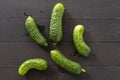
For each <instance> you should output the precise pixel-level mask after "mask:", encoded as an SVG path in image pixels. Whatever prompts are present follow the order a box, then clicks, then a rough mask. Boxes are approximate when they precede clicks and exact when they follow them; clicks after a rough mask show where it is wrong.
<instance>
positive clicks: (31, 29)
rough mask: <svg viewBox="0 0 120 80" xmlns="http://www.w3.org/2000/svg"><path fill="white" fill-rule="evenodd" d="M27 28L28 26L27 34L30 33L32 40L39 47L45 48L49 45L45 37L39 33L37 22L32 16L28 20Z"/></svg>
mask: <svg viewBox="0 0 120 80" xmlns="http://www.w3.org/2000/svg"><path fill="white" fill-rule="evenodd" d="M25 26H26V29H27V32H28V33H29V35H30V36H31V38H32V39H33V40H34V41H35V42H36V43H37V44H38V45H40V46H43V47H46V46H47V45H48V43H47V41H46V39H45V38H44V37H43V35H42V34H41V32H40V31H39V29H38V27H37V25H36V23H35V20H34V19H33V18H32V17H31V16H28V18H27V19H26V23H25Z"/></svg>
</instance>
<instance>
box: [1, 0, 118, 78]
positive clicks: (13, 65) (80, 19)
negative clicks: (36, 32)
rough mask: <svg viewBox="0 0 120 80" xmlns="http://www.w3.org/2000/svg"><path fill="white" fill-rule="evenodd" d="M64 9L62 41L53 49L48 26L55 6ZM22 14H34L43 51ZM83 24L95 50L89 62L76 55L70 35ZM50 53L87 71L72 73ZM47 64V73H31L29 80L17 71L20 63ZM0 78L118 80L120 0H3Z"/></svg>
mask: <svg viewBox="0 0 120 80" xmlns="http://www.w3.org/2000/svg"><path fill="white" fill-rule="evenodd" d="M57 2H62V3H63V4H64V5H65V8H66V10H65V14H64V18H63V34H64V35H63V40H62V42H61V43H60V44H59V45H58V46H52V43H50V40H49V22H50V16H51V11H52V8H53V6H54V5H55V4H56V3H57ZM24 12H25V13H27V14H29V15H32V16H33V17H34V18H35V20H36V22H37V24H38V25H44V26H45V29H44V31H43V32H42V33H43V34H44V36H45V37H46V38H47V40H48V41H49V44H50V45H49V46H48V47H47V48H45V49H44V48H42V47H40V46H38V45H37V44H36V43H34V42H33V41H32V39H31V38H30V37H29V36H28V35H26V34H27V32H26V29H25V26H24V24H25V19H26V16H25V15H24ZM77 24H83V25H84V26H85V33H84V38H85V41H86V42H87V43H88V45H89V46H90V47H91V49H92V52H91V54H90V56H89V57H88V58H86V59H85V58H82V57H81V56H79V55H77V54H76V55H74V53H75V48H74V46H73V43H72V31H73V28H74V26H75V25H77ZM51 49H58V50H60V51H61V52H62V53H63V54H64V55H65V56H66V57H68V58H70V59H71V60H74V61H77V62H79V63H81V65H82V66H83V67H85V68H86V70H87V73H82V74H80V75H73V74H70V73H68V72H66V71H64V70H63V69H61V68H60V67H58V66H56V64H54V62H53V61H52V60H51V59H50V55H49V51H50V50H51ZM35 57H42V58H45V59H46V60H47V61H48V65H49V66H48V69H47V70H46V71H37V70H30V71H29V72H28V73H27V74H26V76H25V77H22V76H19V75H18V73H17V70H18V67H19V65H20V64H21V63H22V62H23V61H24V60H27V59H29V58H35ZM0 80H120V0H61V1H59V0H0Z"/></svg>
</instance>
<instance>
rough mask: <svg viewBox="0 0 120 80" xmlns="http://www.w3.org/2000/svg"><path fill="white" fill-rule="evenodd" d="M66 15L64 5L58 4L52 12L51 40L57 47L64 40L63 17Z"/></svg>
mask: <svg viewBox="0 0 120 80" xmlns="http://www.w3.org/2000/svg"><path fill="white" fill-rule="evenodd" d="M63 14H64V5H63V4H62V3H57V4H56V5H55V6H54V8H53V11H52V15H51V21H50V40H51V41H52V42H53V44H54V45H56V44H57V43H58V42H60V41H61V40H62V17H63Z"/></svg>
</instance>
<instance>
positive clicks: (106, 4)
mask: <svg viewBox="0 0 120 80" xmlns="http://www.w3.org/2000/svg"><path fill="white" fill-rule="evenodd" d="M57 2H62V3H64V5H65V8H66V9H67V10H68V12H70V14H71V15H72V17H77V18H78V17H116V18H117V17H120V15H119V14H120V11H119V8H120V6H119V5H120V1H119V0H116V1H113V0H97V1H96V0H91V1H90V2H88V0H74V1H73V0H69V1H65V0H61V1H56V0H54V1H50V0H34V1H33V0H29V3H28V1H24V0H20V1H19V0H12V1H9V0H1V1H0V5H1V7H0V10H1V13H0V15H1V16H0V17H2V18H3V17H22V14H23V12H24V11H25V12H28V13H30V14H33V15H36V16H41V17H44V18H45V17H46V16H44V15H43V14H47V15H49V16H50V14H51V11H52V7H53V6H54V5H55V4H56V3H57ZM4 8H5V9H4ZM41 11H42V12H44V13H43V14H42V15H41V14H40V12H41ZM8 14H9V15H8ZM18 15H19V16H18ZM49 16H48V17H46V18H50V17H49ZM66 17H69V16H66Z"/></svg>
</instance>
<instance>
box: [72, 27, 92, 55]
mask: <svg viewBox="0 0 120 80" xmlns="http://www.w3.org/2000/svg"><path fill="white" fill-rule="evenodd" d="M83 32H84V26H83V25H77V26H75V28H74V30H73V43H74V46H75V48H76V49H77V51H78V52H79V54H80V55H82V56H84V57H87V56H88V55H89V53H90V52H91V49H90V47H89V46H88V45H87V44H86V43H85V41H84V39H83Z"/></svg>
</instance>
